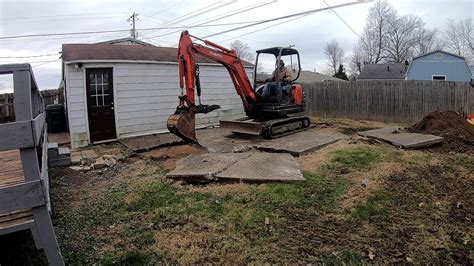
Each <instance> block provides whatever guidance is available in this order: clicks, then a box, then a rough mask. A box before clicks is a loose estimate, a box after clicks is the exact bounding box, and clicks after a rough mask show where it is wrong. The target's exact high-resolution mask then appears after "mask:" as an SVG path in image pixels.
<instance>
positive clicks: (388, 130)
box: [359, 127, 443, 149]
mask: <svg viewBox="0 0 474 266" xmlns="http://www.w3.org/2000/svg"><path fill="white" fill-rule="evenodd" d="M359 135H361V136H363V137H367V138H374V139H378V140H382V141H385V142H388V143H390V144H392V145H395V146H398V147H402V148H405V149H420V148H424V147H428V146H431V145H434V144H437V143H441V142H442V141H443V138H442V137H438V136H435V135H428V134H420V133H407V132H405V131H404V130H403V129H400V128H398V127H385V128H380V129H373V130H368V131H363V132H359Z"/></svg>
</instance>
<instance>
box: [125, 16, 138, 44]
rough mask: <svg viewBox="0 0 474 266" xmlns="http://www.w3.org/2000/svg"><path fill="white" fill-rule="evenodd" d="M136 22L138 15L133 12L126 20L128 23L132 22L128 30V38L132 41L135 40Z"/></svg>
mask: <svg viewBox="0 0 474 266" xmlns="http://www.w3.org/2000/svg"><path fill="white" fill-rule="evenodd" d="M136 20H138V14H137V13H135V12H133V14H132V15H131V16H130V17H129V18H128V19H127V21H128V22H130V21H131V22H132V29H131V30H130V36H131V37H132V38H133V39H136V38H137V32H136V31H135V21H136Z"/></svg>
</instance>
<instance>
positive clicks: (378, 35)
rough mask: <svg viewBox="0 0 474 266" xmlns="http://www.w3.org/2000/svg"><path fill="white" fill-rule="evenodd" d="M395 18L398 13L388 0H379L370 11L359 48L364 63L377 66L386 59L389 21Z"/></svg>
mask: <svg viewBox="0 0 474 266" xmlns="http://www.w3.org/2000/svg"><path fill="white" fill-rule="evenodd" d="M393 17H396V11H395V9H394V8H393V7H392V6H391V5H390V4H389V3H388V2H387V1H386V0H378V1H377V2H376V3H375V4H374V5H373V6H372V7H371V8H370V9H369V15H368V16H367V22H366V25H365V27H364V31H363V32H362V35H361V39H360V41H359V44H358V46H357V47H358V49H359V51H358V53H359V54H361V55H362V56H363V58H364V60H363V61H364V62H366V63H373V64H377V63H379V62H381V61H382V60H383V59H384V54H383V52H384V45H385V43H386V39H387V35H388V32H389V21H390V20H391V19H393Z"/></svg>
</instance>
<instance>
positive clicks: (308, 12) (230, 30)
mask: <svg viewBox="0 0 474 266" xmlns="http://www.w3.org/2000/svg"><path fill="white" fill-rule="evenodd" d="M372 1H374V0H365V1H363V2H362V1H361V0H358V1H357V2H350V3H344V4H340V5H335V6H332V7H323V8H318V9H313V10H309V11H304V12H299V13H295V14H291V15H286V16H281V17H276V18H272V19H266V20H263V21H260V22H255V23H252V24H250V25H246V26H241V27H236V28H233V29H229V30H225V31H221V32H218V33H215V34H211V35H207V36H204V37H202V38H209V37H212V36H216V35H220V34H223V33H228V32H232V31H236V30H241V29H246V28H249V27H253V26H257V25H260V24H264V23H269V22H273V21H277V20H282V19H287V18H292V17H299V16H304V15H307V14H314V13H317V12H321V11H324V10H329V9H333V8H340V7H345V6H352V5H357V4H361V3H367V2H372Z"/></svg>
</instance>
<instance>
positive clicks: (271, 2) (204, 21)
mask: <svg viewBox="0 0 474 266" xmlns="http://www.w3.org/2000/svg"><path fill="white" fill-rule="evenodd" d="M276 2H277V0H272V1H270V2H264V3H259V4H256V5H251V6H247V7H244V8H241V9H239V10H237V11H235V12H227V13H224V14H220V15H217V16H214V17H211V18H210V19H207V20H206V19H204V20H200V21H197V22H195V23H200V24H197V26H201V25H205V24H207V23H210V22H214V21H217V20H221V19H223V18H228V17H231V16H235V15H237V14H241V13H244V12H247V11H250V10H254V9H257V8H260V7H263V6H266V5H269V4H273V3H276ZM229 13H230V14H229ZM176 32H178V31H172V32H168V33H163V34H159V35H156V36H152V37H150V38H156V37H161V36H165V35H169V34H173V33H176Z"/></svg>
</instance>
